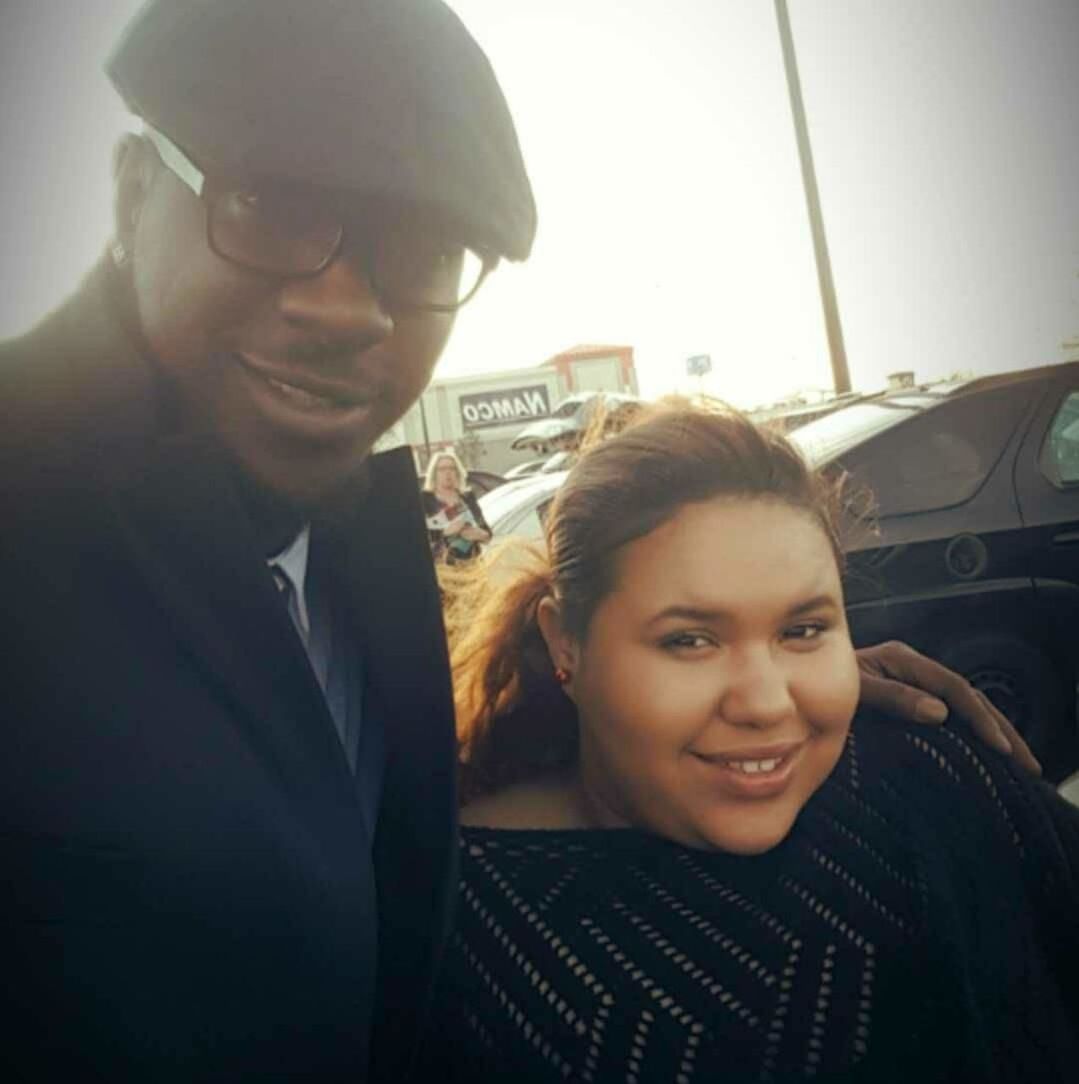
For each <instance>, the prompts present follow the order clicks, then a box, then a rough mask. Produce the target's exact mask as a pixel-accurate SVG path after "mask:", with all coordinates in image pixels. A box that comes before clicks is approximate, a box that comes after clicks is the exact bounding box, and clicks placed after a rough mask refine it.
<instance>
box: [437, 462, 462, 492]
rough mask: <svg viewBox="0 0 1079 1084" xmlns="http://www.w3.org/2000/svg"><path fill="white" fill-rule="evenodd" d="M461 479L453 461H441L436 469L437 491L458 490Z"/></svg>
mask: <svg viewBox="0 0 1079 1084" xmlns="http://www.w3.org/2000/svg"><path fill="white" fill-rule="evenodd" d="M459 483H460V479H459V478H458V477H457V466H456V464H455V463H454V462H453V460H452V459H441V460H439V463H438V466H437V467H435V488H436V489H457V488H458V485H459Z"/></svg>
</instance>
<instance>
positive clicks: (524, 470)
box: [504, 457, 547, 482]
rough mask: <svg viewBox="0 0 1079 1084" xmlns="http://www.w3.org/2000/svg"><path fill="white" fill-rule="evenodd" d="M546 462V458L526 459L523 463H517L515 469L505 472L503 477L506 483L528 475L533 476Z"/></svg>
mask: <svg viewBox="0 0 1079 1084" xmlns="http://www.w3.org/2000/svg"><path fill="white" fill-rule="evenodd" d="M546 462H547V459H546V457H541V458H539V459H526V460H525V461H524V462H523V463H518V464H517V465H516V466H515V467H510V469H509V470H508V471H506V473H505V475H504V477H505V479H506V481H507V482H513V481H516V480H517V479H518V478H527V477H528V476H529V475H530V474H535V473H536V471H538V470H539V469H540V468H541V467H542V466H543V464H544V463H546Z"/></svg>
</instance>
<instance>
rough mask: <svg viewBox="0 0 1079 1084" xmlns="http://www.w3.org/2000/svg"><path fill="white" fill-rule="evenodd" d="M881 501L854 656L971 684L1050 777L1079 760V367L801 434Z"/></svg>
mask: <svg viewBox="0 0 1079 1084" xmlns="http://www.w3.org/2000/svg"><path fill="white" fill-rule="evenodd" d="M790 437H791V439H792V440H794V441H795V443H797V444H798V445H799V446H800V447H801V448H802V449H803V450H804V451H805V452H806V453H807V455H808V456H809V458H810V459H811V460H812V461H813V462H815V463H817V464H819V465H822V466H825V467H826V469H828V470H830V471H838V470H846V471H847V472H848V473H849V474H850V475H851V476H852V479H853V480H854V482H855V483H864V484H865V485H866V486H868V487H869V489H870V490H872V492H873V494H874V495H875V499H876V515H875V522H876V527H877V531H876V533H872V532H870V531H869V530H863V531H861V537H860V538H859V537H858V536H857V532H856V533H855V535H854V536H852V539H851V541H850V542H849V543H848V546H847V549H848V554H849V568H848V571H847V575H846V577H845V587H846V591H847V603H848V616H849V618H850V624H851V632H852V635H853V637H854V640H855V643H856V644H867V643H875V642H878V641H880V640H886V639H893V638H894V639H901V640H906V641H907V642H908V643H910V644H913V645H914V646H915V647H917V648H919V649H920V650H922V651H924V652H926V653H927V654H929V655H931V656H933V657H934V658H937V659H940V660H941V661H942V662H944V663H946V664H947V665H949V666H951V667H953V668H954V669H956V670H958V671H959V672H960V673H963V674H965V675H966V676H967V677H968V678H969V679H970V681H971V682H972V683H973V684H974V685H975V686H976V687H978V688H980V689H982V690H983V691H984V692H985V693H986V695H988V696H989V697H990V698H991V699H992V700H993V701H994V703H996V704H997V705H998V706H999V707H1000V708H1001V709H1002V710H1003V711H1004V712H1005V713H1006V714H1007V715H1008V716H1009V717H1010V718H1011V719H1012V720H1013V722H1015V724H1016V726H1017V727H1018V728H1019V730H1020V732H1022V733H1023V734H1024V736H1025V737H1026V738H1027V740H1028V741H1029V742H1030V744H1031V746H1032V747H1033V748H1034V751H1035V753H1037V754H1038V756H1039V757H1040V758H1041V759H1042V763H1043V765H1044V767H1045V769H1046V775H1047V776H1049V777H1050V778H1053V779H1059V778H1062V777H1063V776H1064V775H1065V774H1067V772H1068V771H1069V770H1071V769H1072V768H1073V767H1075V765H1076V764H1077V763H1079V756H1077V753H1079V742H1077V728H1076V679H1077V676H1079V667H1077V663H1079V635H1077V633H1079V363H1068V364H1062V365H1053V366H1048V367H1045V368H1040V369H1030V370H1027V371H1023V372H1014V373H1005V374H1002V375H999V376H990V377H984V378H980V379H976V380H970V381H966V382H963V383H957V384H951V385H939V386H937V387H934V388H929V389H918V390H911V391H909V392H905V393H899V394H890V395H887V396H881V397H877V398H874V399H869V400H866V401H863V402H860V403H857V404H855V405H853V406H850V407H847V408H845V409H843V410H839V411H837V412H835V413H834V414H830V415H828V416H827V417H824V418H821V419H819V420H817V421H814V422H811V423H810V424H808V425H806V426H804V427H802V428H801V429H797V430H795V431H794V432H793V433H791V434H790Z"/></svg>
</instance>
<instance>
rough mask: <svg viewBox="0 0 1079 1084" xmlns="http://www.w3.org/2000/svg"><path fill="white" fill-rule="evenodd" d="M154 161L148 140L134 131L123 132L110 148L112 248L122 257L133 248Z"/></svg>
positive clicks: (151, 181)
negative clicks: (112, 219) (124, 133)
mask: <svg viewBox="0 0 1079 1084" xmlns="http://www.w3.org/2000/svg"><path fill="white" fill-rule="evenodd" d="M157 165H158V162H157V156H156V154H155V153H154V151H153V148H152V147H151V146H150V144H149V142H148V141H147V140H145V139H143V138H142V136H138V135H135V134H134V133H128V134H127V135H125V136H124V137H123V138H122V139H121V140H120V141H119V142H118V143H117V144H116V148H115V149H114V150H113V152H112V180H113V215H114V217H115V227H114V233H113V242H114V249H115V251H116V252H118V253H119V254H122V255H123V256H124V258H130V257H131V254H132V253H133V252H134V251H135V227H136V226H137V225H138V221H139V216H140V215H141V214H142V209H143V206H144V205H145V203H146V198H147V196H148V195H149V193H150V189H151V187H152V186H153V182H154V177H155V175H156V173H157ZM117 259H118V261H119V256H118V257H117Z"/></svg>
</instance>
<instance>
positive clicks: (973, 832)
mask: <svg viewBox="0 0 1079 1084" xmlns="http://www.w3.org/2000/svg"><path fill="white" fill-rule="evenodd" d="M838 522H839V520H838V517H837V513H836V504H835V500H834V489H832V488H831V487H830V486H828V485H827V484H826V483H825V482H824V481H823V480H822V479H821V478H819V477H818V476H817V475H815V474H813V473H812V472H811V471H810V470H808V469H807V467H806V466H805V464H804V463H803V461H802V460H801V459H800V457H799V456H798V454H797V453H796V452H795V450H794V449H793V448H792V447H791V446H790V445H789V444H788V443H787V442H786V441H785V440H784V439H783V438H781V437H779V436H776V435H773V434H770V433H766V432H764V431H762V430H760V429H758V428H756V427H755V426H754V425H752V424H751V423H750V422H749V421H748V420H746V419H744V418H743V417H741V416H739V415H737V414H733V413H729V412H728V413H713V412H706V411H700V410H691V409H668V410H666V411H664V412H661V413H659V414H658V415H656V416H655V417H653V418H651V419H648V420H646V421H643V422H641V423H640V424H638V425H636V426H635V427H633V428H632V429H630V430H628V431H627V432H625V433H623V434H622V435H620V436H618V437H616V438H614V439H612V440H610V441H608V442H606V443H603V444H600V445H598V446H597V447H595V448H594V449H592V450H591V451H590V452H589V453H588V454H586V455H585V456H583V457H582V459H581V461H580V462H579V463H578V464H577V466H576V467H575V468H574V470H573V472H572V473H571V475H570V477H569V479H568V480H567V482H566V484H565V486H564V488H563V489H562V490H561V492H560V494H559V496H558V498H557V499H556V501H555V504H554V506H553V508H552V510H551V512H550V513H549V516H548V519H547V550H546V553H539V552H536V553H535V554H534V560H533V564H532V566H531V567H527V566H525V565H523V564H522V563H521V561H520V560H517V561H514V562H512V566H513V571H512V572H507V571H505V569H504V570H503V572H502V573H501V574H500V575H499V576H497V577H495V579H494V584H495V586H494V587H492V588H490V589H489V590H487V591H486V592H485V594H484V596H483V598H482V601H481V602H480V603H479V604H478V606H477V605H474V604H473V603H472V602H470V600H469V596H468V594H467V592H466V594H464V595H459V596H457V597H456V599H455V603H454V606H455V607H456V609H452V608H451V613H450V617H451V625H452V626H453V628H454V630H455V633H454V637H455V644H454V661H455V678H456V681H457V686H458V687H457V695H458V719H459V725H460V727H461V739H462V755H463V762H462V772H463V786H464V794H465V796H466V802H467V804H466V805H465V807H464V810H463V813H462V821H463V824H464V828H463V830H462V848H461V862H462V887H461V900H460V906H459V914H458V921H457V930H456V935H455V938H454V941H453V944H452V947H451V951H450V955H449V958H448V961H447V964H446V967H445V970H444V976H443V981H442V986H441V989H440V992H439V994H438V998H437V1001H436V1005H435V1011H434V1015H433V1018H432V1025H431V1030H430V1035H429V1039H428V1043H427V1047H426V1049H425V1050H424V1052H423V1064H424V1065H425V1067H426V1069H425V1071H428V1072H431V1071H434V1067H436V1066H437V1071H438V1079H441V1080H475V1081H488V1080H490V1081H495V1080H499V1081H501V1080H512V1081H516V1082H519V1084H523V1082H554V1081H563V1080H573V1081H595V1082H606V1081H615V1080H617V1081H630V1082H636V1081H640V1082H652V1081H657V1082H658V1081H662V1082H664V1084H666V1082H676V1084H686V1082H690V1081H697V1080H708V1081H712V1082H714V1081H728V1080H730V1081H745V1080H789V1079H794V1078H798V1079H805V1078H807V1077H814V1076H815V1077H817V1078H819V1079H823V1080H840V1079H841V1080H844V1081H846V1080H865V1081H874V1082H876V1081H883V1080H896V1081H906V1082H909V1081H911V1080H919V1081H924V1080H949V1081H957V1080H964V1081H966V1080H971V1081H973V1080H978V1081H986V1080H1001V1081H1004V1080H1009V1081H1010V1080H1016V1081H1018V1080H1039V1081H1041V1080H1071V1079H1074V1073H1075V1066H1076V1065H1077V1064H1079V1060H1077V1059H1079V1028H1077V1020H1079V1016H1077V1009H1079V1004H1077V1002H1079V881H1077V875H1079V816H1077V811H1076V810H1074V809H1072V808H1071V807H1068V806H1066V805H1065V804H1064V803H1063V802H1062V801H1061V800H1059V799H1058V798H1057V797H1056V795H1054V794H1053V793H1052V791H1051V790H1050V789H1049V788H1048V787H1046V786H1045V785H1044V784H1042V783H1040V782H1039V781H1037V780H1036V779H1034V778H1033V777H1032V776H1030V775H1028V774H1026V773H1025V772H1023V771H1022V770H1021V769H1019V768H1018V767H1017V766H1016V764H1015V763H1014V761H1013V760H1010V759H1008V758H1006V757H1005V756H1003V755H1001V754H999V753H996V752H994V751H993V750H990V749H988V748H987V747H985V746H983V745H981V744H980V743H979V742H978V741H977V740H976V739H975V738H974V737H973V736H972V734H971V733H970V732H969V731H967V730H966V729H965V728H964V727H962V726H956V725H953V726H949V727H946V728H931V727H924V726H918V725H910V726H902V725H893V724H889V725H885V724H882V723H879V722H876V721H873V720H872V719H870V718H869V717H868V716H866V715H862V714H859V715H857V716H856V707H857V703H858V699H859V684H860V679H859V673H858V665H857V661H856V657H855V652H854V649H853V647H852V646H851V641H850V636H849V633H848V629H847V623H846V618H845V613H844V603H843V593H842V588H841V580H840V571H841V567H842V550H841V546H840V544H839V539H838V527H837V524H838ZM432 1079H433V1078H432Z"/></svg>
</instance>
